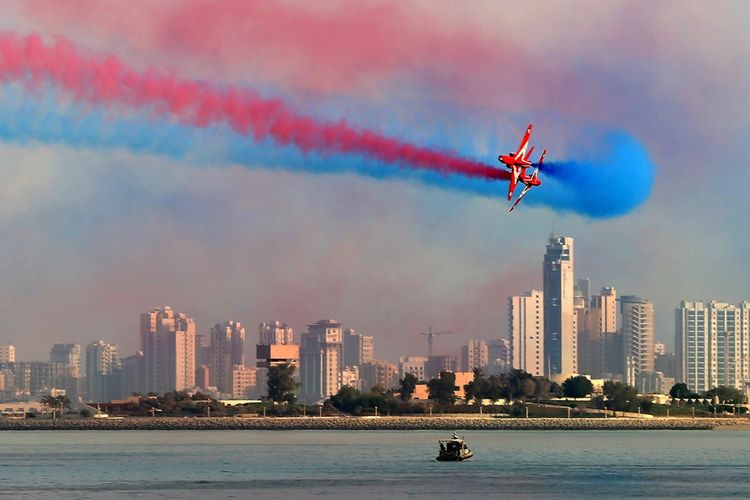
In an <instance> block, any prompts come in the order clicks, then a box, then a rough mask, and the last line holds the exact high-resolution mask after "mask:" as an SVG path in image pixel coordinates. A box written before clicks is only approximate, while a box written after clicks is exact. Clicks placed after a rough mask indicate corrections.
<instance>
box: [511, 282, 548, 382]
mask: <svg viewBox="0 0 750 500" xmlns="http://www.w3.org/2000/svg"><path fill="white" fill-rule="evenodd" d="M543 302H544V294H543V293H542V292H540V291H538V290H532V291H530V292H526V293H525V294H524V295H518V296H515V297H510V298H509V299H508V307H509V314H508V326H509V329H510V343H511V348H512V350H513V368H519V369H521V370H524V371H526V372H528V373H530V374H532V375H535V376H537V375H544V373H545V370H544V361H545V355H544V349H545V338H544V321H545V320H544V307H543Z"/></svg>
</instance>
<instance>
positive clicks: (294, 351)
mask: <svg viewBox="0 0 750 500" xmlns="http://www.w3.org/2000/svg"><path fill="white" fill-rule="evenodd" d="M255 358H256V360H257V361H256V365H255V366H256V368H257V369H256V384H257V390H258V393H259V394H261V395H264V394H266V393H267V391H268V369H269V368H270V367H272V366H276V365H281V364H285V363H286V364H290V365H292V366H294V368H295V374H296V375H295V376H296V377H297V379H299V377H300V373H299V368H300V346H299V344H295V343H294V331H293V330H292V328H291V327H290V326H288V325H287V324H286V323H282V322H281V321H271V322H268V323H266V322H263V323H261V324H260V325H259V327H258V344H257V345H256V346H255Z"/></svg>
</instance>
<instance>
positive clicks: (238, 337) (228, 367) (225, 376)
mask: <svg viewBox="0 0 750 500" xmlns="http://www.w3.org/2000/svg"><path fill="white" fill-rule="evenodd" d="M235 366H237V367H244V366H245V329H244V328H242V325H241V324H240V323H239V322H238V321H225V322H224V323H222V324H216V325H214V327H213V328H211V347H210V348H209V378H210V381H211V385H213V386H216V388H218V389H219V392H221V393H223V394H232V387H233V384H232V373H233V372H232V370H233V369H234V367H235Z"/></svg>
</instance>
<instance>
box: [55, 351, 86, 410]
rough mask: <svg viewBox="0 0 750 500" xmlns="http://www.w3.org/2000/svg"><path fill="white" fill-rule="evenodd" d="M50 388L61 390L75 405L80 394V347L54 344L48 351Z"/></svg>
mask: <svg viewBox="0 0 750 500" xmlns="http://www.w3.org/2000/svg"><path fill="white" fill-rule="evenodd" d="M50 366H51V373H52V382H51V383H52V386H53V387H54V388H56V389H63V390H64V391H65V395H66V396H68V398H69V399H70V401H71V402H72V403H74V404H75V403H77V402H78V401H79V399H80V393H81V346H80V345H78V344H54V345H53V346H52V350H51V351H50Z"/></svg>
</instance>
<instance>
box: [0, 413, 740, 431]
mask: <svg viewBox="0 0 750 500" xmlns="http://www.w3.org/2000/svg"><path fill="white" fill-rule="evenodd" d="M747 423H748V422H747V419H744V418H743V419H726V418H725V419H712V418H654V419H648V420H646V419H635V418H607V419H604V418H572V419H567V418H531V419H525V418H491V417H487V416H484V417H477V416H449V417H448V416H435V417H411V416H410V417H379V418H372V417H369V418H368V417H359V418H358V417H294V418H271V417H269V418H261V417H258V418H223V417H215V418H205V417H202V418H170V417H157V418H125V419H122V420H115V419H67V418H65V419H57V420H47V419H0V430H14V431H22V430H159V431H168V430H347V431H350V430H351V431H354V430H441V431H453V430H535V431H536V430H710V429H714V428H716V427H720V426H731V425H747Z"/></svg>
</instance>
